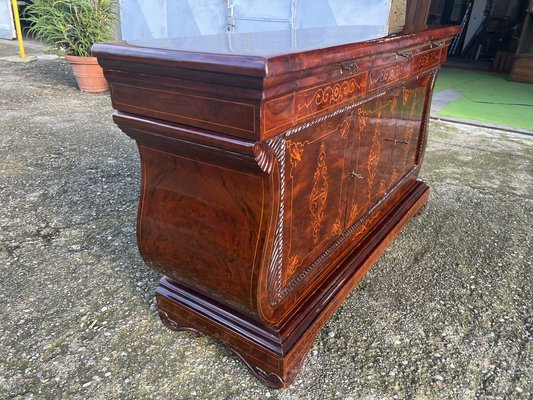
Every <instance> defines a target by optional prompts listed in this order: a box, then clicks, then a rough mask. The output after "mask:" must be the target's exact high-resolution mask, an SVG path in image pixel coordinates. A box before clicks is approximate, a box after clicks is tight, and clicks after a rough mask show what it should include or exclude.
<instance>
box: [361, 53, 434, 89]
mask: <svg viewBox="0 0 533 400" xmlns="http://www.w3.org/2000/svg"><path fill="white" fill-rule="evenodd" d="M397 55H398V57H399V58H403V60H401V61H398V62H395V63H393V64H390V65H386V66H384V67H380V68H377V69H374V70H372V71H370V76H369V80H368V90H369V91H370V92H371V91H375V90H378V89H382V88H386V87H388V86H390V85H393V84H395V83H397V82H400V81H405V80H406V79H409V78H410V77H413V76H415V75H417V74H419V73H421V72H424V71H427V70H429V69H432V68H436V67H437V66H438V65H439V62H440V57H441V48H437V49H433V50H429V51H427V52H424V53H421V54H416V55H415V54H414V53H413V52H408V51H407V52H401V51H399V52H397Z"/></svg>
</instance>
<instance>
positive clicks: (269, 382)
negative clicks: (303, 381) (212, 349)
mask: <svg viewBox="0 0 533 400" xmlns="http://www.w3.org/2000/svg"><path fill="white" fill-rule="evenodd" d="M228 349H229V350H230V351H231V352H232V353H233V354H234V355H235V356H237V358H238V359H239V360H241V362H242V363H243V364H244V365H246V366H247V367H248V368H249V369H250V371H251V372H252V374H254V376H255V377H256V378H257V379H258V380H259V381H260V382H261V383H262V384H263V385H265V386H268V387H269V388H272V389H283V388H286V387H288V386H289V385H290V384H291V383H292V382H293V381H294V380H295V379H296V377H297V376H298V374H299V372H300V369H301V367H302V364H303V360H304V359H303V358H302V360H301V361H300V362H299V363H298V364H297V365H296V366H294V368H292V369H291V370H290V371H287V372H286V373H285V375H282V376H280V375H279V374H278V373H276V372H272V371H268V370H267V368H262V367H261V366H259V365H257V363H255V362H253V361H251V360H248V359H246V358H245V357H244V356H243V355H242V354H240V353H239V352H238V351H237V350H235V349H232V348H229V347H228Z"/></svg>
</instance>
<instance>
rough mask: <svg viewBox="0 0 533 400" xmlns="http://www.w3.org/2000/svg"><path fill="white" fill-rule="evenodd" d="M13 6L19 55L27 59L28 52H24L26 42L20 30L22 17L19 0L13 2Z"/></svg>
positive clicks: (12, 0)
mask: <svg viewBox="0 0 533 400" xmlns="http://www.w3.org/2000/svg"><path fill="white" fill-rule="evenodd" d="M11 3H12V5H13V15H14V16H15V27H16V29H17V41H18V42H19V54H20V58H26V52H25V51H24V42H23V41H22V29H21V28H20V15H19V5H18V3H17V0H11Z"/></svg>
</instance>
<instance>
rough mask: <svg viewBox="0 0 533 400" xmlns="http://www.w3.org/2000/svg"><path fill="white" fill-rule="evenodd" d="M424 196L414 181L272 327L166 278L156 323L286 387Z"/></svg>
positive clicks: (426, 192)
mask: <svg viewBox="0 0 533 400" xmlns="http://www.w3.org/2000/svg"><path fill="white" fill-rule="evenodd" d="M428 195H429V188H428V187H427V185H426V184H425V183H423V182H415V183H414V184H413V185H412V187H411V188H410V190H409V191H408V192H407V193H406V194H405V195H404V196H403V198H402V199H401V200H399V201H398V202H397V203H396V205H395V206H394V207H393V208H392V209H391V210H390V211H389V212H388V213H387V214H386V215H385V216H383V217H382V219H381V220H380V221H379V223H377V224H375V225H374V228H372V229H370V230H369V232H368V233H367V236H366V237H364V238H362V239H361V240H360V241H359V242H358V243H359V244H358V245H357V246H355V247H354V248H353V250H352V251H351V252H350V253H349V254H348V256H346V257H345V258H344V259H343V260H342V261H341V262H340V263H339V265H338V267H337V268H336V269H334V270H333V272H332V273H331V274H330V276H329V277H328V278H327V279H325V280H324V281H323V282H322V284H321V285H320V287H319V289H318V290H316V292H315V293H317V294H318V295H315V296H312V297H311V298H309V299H307V300H306V301H305V302H304V303H303V304H302V305H301V306H300V307H298V309H297V311H295V312H294V313H292V315H289V317H288V318H287V319H286V320H284V321H283V323H282V324H280V326H279V327H277V328H276V327H272V326H269V325H267V324H264V323H262V322H260V321H257V320H254V319H252V318H250V317H247V316H245V315H244V314H243V313H241V312H240V311H238V310H236V309H234V308H232V307H230V306H227V305H224V304H221V303H219V302H216V301H214V300H212V299H211V298H209V297H207V296H204V295H202V294H201V293H198V292H196V291H194V290H191V289H190V288H188V287H186V286H184V285H182V284H180V283H178V282H176V281H173V280H171V279H170V278H167V277H164V278H163V279H161V282H160V283H159V287H158V288H157V291H156V297H157V304H158V307H159V313H160V316H161V319H162V321H163V323H164V324H165V325H166V326H167V327H168V328H170V329H173V330H183V329H185V330H191V331H193V332H195V333H197V334H207V335H210V336H213V337H215V338H217V339H218V340H220V341H221V342H222V343H224V344H225V345H226V346H227V347H228V348H229V349H231V351H233V352H234V353H235V354H236V355H237V356H238V357H239V358H240V359H241V360H242V361H243V362H244V363H245V364H246V365H247V366H248V367H249V368H250V370H251V371H252V373H253V374H254V375H255V376H256V377H257V378H258V379H259V380H260V381H261V382H263V383H264V384H265V385H267V386H269V387H272V388H283V387H287V386H288V385H289V384H290V383H291V382H292V381H294V379H295V378H296V376H297V375H298V372H299V370H300V367H301V365H302V363H303V360H304V359H305V355H306V354H307V352H308V351H309V349H310V348H311V346H312V345H313V342H314V339H315V337H316V335H317V334H318V332H319V331H320V329H321V328H322V326H323V325H324V324H325V323H326V322H327V321H328V320H329V318H331V316H332V315H333V313H334V312H335V310H336V309H337V308H338V307H339V306H340V304H341V303H342V301H343V300H344V299H345V298H346V296H347V295H348V294H349V293H350V291H351V290H352V289H353V288H354V286H355V285H356V284H357V283H358V282H359V281H360V280H361V278H362V277H363V276H364V274H365V273H366V272H367V271H368V269H369V268H370V267H371V265H372V264H373V263H374V262H375V261H376V260H377V258H378V257H379V256H380V254H381V253H382V252H383V251H384V250H385V249H386V248H387V246H388V245H389V244H390V243H391V241H392V240H393V239H394V238H395V237H396V236H397V235H398V233H399V231H400V229H401V228H402V227H403V226H404V225H405V224H406V223H407V222H408V221H409V219H411V218H412V217H413V216H414V215H416V214H417V213H418V212H419V211H420V210H421V209H422V207H423V206H424V205H425V203H426V202H427V198H428ZM295 326H296V328H294V327H295ZM347 329H348V327H347Z"/></svg>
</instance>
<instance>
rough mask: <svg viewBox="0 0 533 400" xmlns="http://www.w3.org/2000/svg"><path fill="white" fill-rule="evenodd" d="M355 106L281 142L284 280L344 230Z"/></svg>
mask: <svg viewBox="0 0 533 400" xmlns="http://www.w3.org/2000/svg"><path fill="white" fill-rule="evenodd" d="M354 113H355V112H354V111H353V110H351V111H349V112H345V113H342V114H340V115H337V116H335V117H332V118H330V119H328V120H326V121H324V122H322V123H320V124H317V125H314V126H311V127H309V128H306V129H304V130H302V131H300V132H298V133H295V134H292V135H290V136H289V137H287V139H286V144H285V149H286V150H285V178H284V179H285V188H284V189H285V190H284V201H283V204H284V211H285V218H284V226H283V248H284V253H283V258H284V262H283V265H285V266H286V268H285V269H284V283H286V282H287V281H288V280H290V279H291V278H292V277H294V276H295V275H297V274H298V273H300V272H302V271H303V270H304V269H305V268H307V267H309V266H310V265H311V264H312V263H313V262H314V261H315V260H316V259H317V258H318V257H319V256H320V255H321V254H322V253H323V252H324V251H325V250H326V249H327V247H328V246H330V245H331V244H332V243H333V242H334V241H335V239H336V238H338V237H339V235H340V234H341V233H342V232H343V231H344V212H345V209H346V200H345V199H346V196H345V195H343V191H344V190H343V184H344V182H343V178H344V177H345V176H346V171H347V166H348V165H349V162H350V155H349V154H348V151H349V148H348V144H349V143H350V140H349V137H350V135H351V129H352V128H353V124H354Z"/></svg>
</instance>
